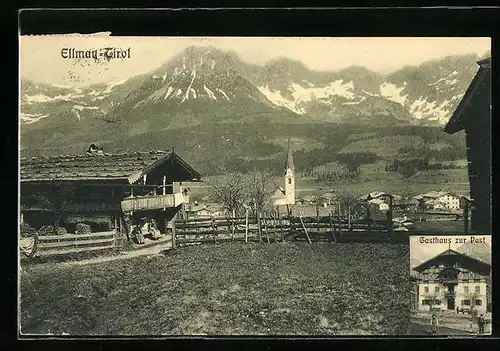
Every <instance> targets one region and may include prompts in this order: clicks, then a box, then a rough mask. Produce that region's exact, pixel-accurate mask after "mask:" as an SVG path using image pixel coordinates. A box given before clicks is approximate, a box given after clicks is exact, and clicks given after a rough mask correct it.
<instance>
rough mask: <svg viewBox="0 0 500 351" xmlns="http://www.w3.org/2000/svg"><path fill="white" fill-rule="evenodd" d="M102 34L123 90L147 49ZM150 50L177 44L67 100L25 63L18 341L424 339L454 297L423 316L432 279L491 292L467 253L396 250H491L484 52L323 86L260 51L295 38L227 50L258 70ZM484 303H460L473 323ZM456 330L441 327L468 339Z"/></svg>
mask: <svg viewBox="0 0 500 351" xmlns="http://www.w3.org/2000/svg"><path fill="white" fill-rule="evenodd" d="M108 39H109V40H115V42H114V43H115V44H116V45H117V46H119V45H121V46H122V47H128V46H131V49H129V51H128V52H129V53H130V52H131V53H132V54H131V55H130V57H128V58H125V59H123V60H122V63H116V66H113V65H112V63H109V62H107V63H106V64H109V65H110V66H109V70H110V71H112V70H113V69H114V70H115V71H116V72H118V73H121V74H122V75H123V72H122V71H124V70H125V68H123V67H125V66H123V67H122V66H120V64H123V65H126V64H128V63H127V60H134V57H137V56H139V55H140V51H139V49H137V48H139V47H143V46H144V45H146V46H147V45H150V46H151V44H148V43H149V42H148V40H150V39H148V38H135V39H134V38H128V37H127V38H116V37H115V38H111V37H110V38H108ZM334 39H335V38H333V39H331V41H328V43H330V44H329V45H332V48H333V47H335V45H339V44H336V41H335V40H334ZM379 39H380V45H388V46H387V47H390V45H393V44H384V39H383V38H379ZM410 39H411V38H406V39H405V40H409V41H411V40H414V41H415V43H416V44H415V45H416V46H414V45H413V44H412V45H411V46H405V48H406V49H407V50H409V51H411V50H417V49H415V47H418V45H423V46H421V47H425V45H431V44H430V42H431V41H432V40H431V39H429V41H428V42H425V40H424V41H422V42H420V41H419V40H420V39H418V40H417V39H415V38H413V39H411V40H410ZM22 40H25V43H26V45H25V46H24V50H25V51H26V50H28V48H30V47H31V46H30V43H31V44H33V41H37V40H44V39H43V38H36V37H30V38H27V37H25V38H23V39H22ZM61 40H62V41H64V40H67V38H66V39H64V38H63V39H61ZM86 40H91V38H87V39H86ZM162 40H165V43H166V44H165V45H166V46H168V45H167V44H169V43H170V44H171V45H173V46H172V47H176V48H177V49H178V50H177V51H175V50H171V51H169V50H167V51H165V52H164V55H165V57H168V60H166V62H164V63H159V64H158V63H155V64H154V65H153V64H151V67H149V66H148V67H149V68H150V71H149V72H148V73H137V75H135V76H126V77H124V78H123V77H122V79H121V80H119V81H117V80H114V81H112V80H111V78H109V80H106V81H95V82H94V81H91V82H88V83H85V84H84V83H81V82H80V81H70V82H69V83H68V84H69V85H68V86H65V85H63V84H60V83H61V82H60V81H58V80H57V79H58V78H59V76H58V74H57V72H56V73H54V77H52V78H53V79H54V82H56V83H49V82H43V81H37V80H36V79H37V77H38V78H39V79H40V80H42V78H43V77H41V76H39V75H38V71H37V70H36V69H33V67H34V65H35V63H33V61H32V59H31V57H28V56H31V55H29V54H30V53H29V52H28V51H26V52H25V58H24V60H25V61H26V62H25V63H24V67H28V68H25V71H24V72H21V83H22V84H21V97H20V99H21V112H20V130H21V132H20V133H21V143H20V145H21V150H20V151H21V156H20V160H19V165H20V173H19V181H20V194H19V245H20V260H19V261H20V291H21V293H20V294H21V295H20V310H19V311H20V312H19V313H20V323H21V325H20V334H24V335H101V336H102V335H119V336H122V335H155V336H165V335H167V336H170V335H212V336H213V335H326V336H332V335H412V334H423V335H429V334H430V333H431V332H432V333H434V331H430V330H429V329H428V328H427V325H426V322H425V321H427V318H428V317H429V316H428V315H429V313H432V312H433V307H435V306H434V305H440V307H441V308H442V310H446V311H448V310H449V311H451V310H453V311H454V310H455V308H456V307H457V304H458V303H459V302H458V301H459V300H458V298H459V297H460V299H462V298H463V299H464V300H465V298H464V297H463V296H461V295H460V296H458V297H457V300H456V302H455V300H454V298H455V295H453V296H452V297H453V299H451V297H450V296H451V295H450V290H447V291H448V293H447V295H446V298H450V299H449V300H446V301H445V297H432V299H431V302H429V301H430V300H429V299H430V298H429V296H428V294H427V293H428V292H429V290H428V289H429V287H430V288H436V290H434V291H435V292H438V290H439V289H442V290H443V291H444V289H445V286H444V285H443V286H439V287H437V285H436V287H435V286H434V285H432V284H434V283H435V281H436V282H441V280H440V279H441V278H442V277H441V275H439V274H440V273H439V274H438V275H439V277H437V276H436V277H434V278H432V279H430V278H429V276H428V275H425V274H426V273H427V270H428V269H431V271H432V270H433V269H434V270H435V269H437V268H436V267H438V268H440V269H444V268H445V266H446V267H448V266H450V267H454V268H453V269H454V271H453V272H455V273H456V272H457V271H460V272H461V273H460V274H462V273H463V272H465V270H470V271H472V272H476V271H477V272H479V273H477V272H476V273H477V274H480V275H481V276H480V277H476V278H477V279H479V280H480V281H479V280H478V281H477V283H478V286H479V283H481V284H480V289H481V290H480V291H481V293H483V290H485V289H487V288H488V289H490V288H491V284H490V282H489V280H488V279H487V277H489V274H490V273H489V271H488V270H489V269H490V266H489V264H485V263H484V262H482V261H480V260H479V261H478V260H477V259H475V258H473V257H472V256H474V255H475V252H473V250H472V251H467V252H465V251H463V252H462V251H461V252H458V251H453V250H451V248H450V247H449V248H448V249H449V251H446V248H443V250H441V251H442V252H445V254H443V255H444V256H446V258H443V259H442V255H441V254H442V252H440V255H441V256H439V255H438V256H436V257H437V258H436V257H434V258H431V257H427V256H426V257H424V256H425V255H420V256H418V255H417V256H418V262H417V261H415V260H413V261H412V259H415V257H416V256H412V251H411V250H412V249H411V247H410V244H411V243H412V242H411V240H412V238H414V237H415V236H429V235H441V236H445V237H454V236H456V235H469V236H470V235H490V234H491V229H490V228H491V183H490V177H489V174H490V162H491V161H490V159H489V158H488V157H487V156H488V155H490V151H491V150H490V145H489V142H488V140H489V139H488V138H489V131H490V129H489V123H490V122H489V118H490V107H489V106H490V103H489V100H488V99H489V91H490V85H489V80H488V77H489V74H490V71H491V59H490V58H489V52H488V51H487V50H483V49H484V48H485V49H487V48H488V47H487V46H484V45H483V44H482V45H479V47H480V49H481V50H479V51H481V52H480V54H481V56H480V55H479V54H478V53H467V52H464V53H462V54H461V55H459V54H453V55H452V54H451V53H448V54H445V52H447V51H446V50H444V49H443V54H442V55H441V56H442V57H441V56H439V57H437V58H436V57H434V58H432V59H430V58H429V59H425V60H424V59H422V60H421V61H422V62H420V63H418V64H417V63H415V64H412V66H408V63H407V62H406V61H404V60H403V61H401V62H400V66H398V68H397V69H396V68H394V72H393V73H391V74H385V73H384V74H382V73H378V72H375V71H376V69H375V68H373V70H374V71H373V72H371V71H370V70H368V68H366V67H362V66H361V65H363V64H365V65H369V63H370V61H369V60H368V61H367V60H366V58H365V61H363V62H364V63H363V62H361V61H362V60H361V58H356V55H354V54H353V55H354V56H353V57H352V58H351V61H353V62H354V61H356V60H360V62H357V61H356V66H352V65H349V64H348V63H349V62H350V61H349V62H344V63H343V64H342V65H340V66H339V67H337V68H335V71H334V69H333V68H328V69H329V70H330V71H327V68H325V67H322V66H321V65H319V64H318V66H317V67H316V68H314V69H310V68H308V67H306V66H305V64H304V63H302V62H301V60H302V61H307V59H306V58H305V57H304V56H303V55H302V56H301V55H300V53H298V52H297V51H296V50H295V51H292V52H290V53H289V55H290V58H283V57H281V56H279V57H277V56H276V53H274V54H273V53H271V52H272V50H271V49H270V48H272V47H273V46H275V45H278V43H279V41H280V40H285V41H293V40H294V39H293V38H290V39H277V38H274V39H273V38H267V39H266V38H261V39H252V38H241V39H238V40H242V41H245V40H246V42H247V43H249V42H252V44H255V45H260V48H261V50H262V52H267V51H266V50H270V51H269V52H270V53H269V61H268V62H266V63H262V62H261V61H259V60H256V58H255V57H254V58H253V60H254V61H252V60H251V59H250V58H252V57H253V56H252V55H251V53H248V52H246V51H245V49H242V48H241V45H240V43H239V42H234V40H233V41H231V38H211V39H210V38H205V39H204V41H209V42H210V44H211V46H207V45H206V43H205V42H204V43H199V42H197V41H196V38H194V39H189V40H188V39H185V38H184V39H182V40H184V41H185V42H183V41H182V40H181V39H178V40H177V39H173V38H170V39H169V38H163V39H162ZM200 40H201V39H200ZM200 40H199V41H200ZM266 40H267V41H266ZM307 40H310V45H311V47H315V48H316V49H317V50H319V51H318V52H320V51H321V52H323V51H324V53H325V55H331V57H332V60H333V58H334V57H338V55H336V54H335V50H334V49H332V51H331V52H330V51H328V50H326V49H324V47H325V45H326V44H324V43H321V42H320V41H319V42H316V41H315V39H314V38H310V39H307ZM307 40H306V39H304V41H307ZM325 40H326V39H325ZM328 40H330V39H328ZM337 40H338V42H339V43H340V42H342V40H341V39H338V38H337ZM405 40H403V39H401V40H400V44H401V45H403V43H404V41H405ZM422 40H423V39H422ZM443 40H444V39H443ZM450 40H452V38H450ZM456 40H458V39H456ZM460 40H469V39H463V38H462V39H460ZM470 40H471V41H473V39H470ZM261 41H262V42H261ZM193 42H194V43H195V44H193ZM47 43H48V42H47ZM144 43H146V44H144ZM223 43H225V44H224V45H229V46H231V45H232V46H233V47H234V50H235V51H227V52H226V51H225V49H222V48H224V47H225V46H224V45H223ZM391 43H392V42H391ZM49 44H50V43H48V44H47V46H46V50H49V48H50V47H51V46H50V45H49ZM115 44H113V45H115ZM202 44H203V45H202ZM417 44H418V45H417ZM58 45H59V44H58ZM61 45H62V44H61ZM134 45H135V46H134ZM175 45H177V46H175ZM343 45H346V47H347V48H351V50H352V47H351V45H352V43H350V42H345V43H344V44H343ZM357 45H359V44H357ZM364 45H368V42H366V43H365V44H364ZM440 45H441V44H440ZM59 46H60V45H59ZM59 46H57V47H59ZM219 46H220V48H219ZM33 47H38V46H33ZM283 47H285V46H283ZM340 47H341V46H338V48H339V50H340ZM437 47H443V48H445V47H446V44H445V42H444V41H443V42H442V45H441V46H437ZM33 50H34V49H33ZM44 50H45V49H44ZM59 50H60V49H59ZM134 50H136V51H135V52H134ZM238 50H239V51H240V54H241V56H242V57H245V60H247V61H248V62H247V61H245V60H243V59H241V58H240V57H239V56H238V54H237V53H236V51H238ZM322 50H323V51H322ZM377 50H378V48H377ZM42 51H43V50H42ZM145 51H147V50H145ZM485 51H486V54H485V53H484V52H485ZM415 52H417V51H415ZM39 54H40V55H43V53H42V52H40V53H39ZM47 55H49V54H47ZM450 55H451V56H450ZM485 55H486V56H485ZM275 56H276V57H275ZM410 56H411V55H410ZM249 57H250V58H249ZM259 59H260V58H259ZM69 61H70V60H66V61H64V62H63V61H60V62H59V61H58V62H59V64H61V65H67V64H68V63H67V62H69ZM313 61H314V60H313ZM313 61H310V62H309V61H308V62H309V63H308V65H313ZM30 62H31V66H30ZM123 62H125V63H123ZM351 64H352V62H351ZM358 65H360V66H358ZM113 67H114V68H113ZM120 67H122V68H120ZM127 67H128V68H127V69H133V67H134V66H133V65H132V64H131V65H130V66H127ZM73 69H74V67H73V66H71V70H73ZM97 69H100V68H96V70H97ZM141 72H142V71H141ZM415 72H419V74H416V73H415ZM71 73H72V74H74V72H73V71H71ZM80 74H82V75H84V73H81V72H80ZM105 74H107V73H105V72H104V71H103V75H105ZM128 74H129V73H128ZM129 75H130V74H129ZM47 76H50V75H47ZM415 77H420V78H419V79H416V80H415ZM422 77H425V79H424V78H422ZM44 79H45V78H44ZM82 79H83V78H82ZM87 79H89V80H92V79H94V78H92V76H91V75H89V77H87ZM103 79H104V78H103ZM412 80H413V81H412ZM110 81H112V83H110ZM57 82H58V83H57ZM71 84H73V85H71ZM447 94H449V95H447ZM431 100H432V101H431ZM473 119H474V122H470V121H471V120H473ZM485 155H486V156H485ZM490 249H491V248H490ZM417 251H418V250H417ZM457 252H458V253H457ZM436 254H437V252H436ZM448 256H450V257H451V256H453V257H452V259H451V261H447V260H449V259H450V258H449V257H448ZM433 260H434V261H433ZM409 262H411V263H412V267H411V271H412V273H411V274H409V273H408V268H409ZM443 262H444V263H443ZM450 262H451V263H450ZM457 262H459V263H460V264H463V266H460V267H458V266H459V265H458V263H457ZM61 263H64V264H61ZM433 272H434V271H433ZM434 273H435V272H434ZM434 273H433V274H434ZM476 278H470V279H476ZM433 279H434V280H435V281H434V280H433ZM460 279H465V281H466V283H467V281H468V280H469V278H465V275H464V277H462V275H461V276H460ZM455 280H456V279H455ZM472 282H475V280H472ZM462 283H463V281H462V280H461V281H460V284H462ZM436 284H437V283H436ZM443 284H444V283H443ZM446 284H448V283H446ZM450 284H451V283H450ZM453 284H455V285H456V284H458V283H456V282H453ZM455 285H453V286H455ZM410 286H411V288H410ZM446 288H447V289H448V288H449V289H452V290H451V292H452V293H453V287H451V285H449V284H448V285H446ZM419 289H420V290H419ZM426 289H427V290H426ZM457 289H462V290H463V287H462V285H460V287H459V288H457ZM423 291H424V292H425V293H423ZM457 291H458V290H457ZM441 292H442V291H441ZM388 296H391V303H390V304H389V303H387V297H388ZM443 296H444V295H443ZM490 297H491V292H488V295H486V292H484V294H482V295H481V297H477V296H476V297H474V298H469V299H468V301H469V304H470V303H471V302H470V301H474V303H475V304H477V306H478V308H477V310H481V311H483V310H484V313H489V312H490V307H489V303H490V300H491V298H490ZM438 300H439V301H438ZM477 300H481V301H480V302H477ZM436 301H438V302H439V304H438V303H437V302H436ZM462 304H463V303H462ZM474 306H476V305H474ZM465 309H466V310H467V308H465ZM469 310H470V308H469ZM449 311H448V312H449ZM448 312H446V313H448ZM462 312H463V311H462ZM419 313H420V314H419ZM458 313H459V312H458V310H457V312H456V314H458ZM462 314H463V313H462ZM470 315H471V314H467V316H468V317H467V319H466V318H465V317H464V318H463V321H462V320H461V322H460V323H462V322H463V323H465V322H467V323H469V322H470V323H476V321H477V316H474V318H475V319H471V318H472V317H470ZM455 317H456V316H453V318H451V317H450V318H451V319H449V320H450V321H451V320H455V319H457V318H455ZM419 318H420V319H421V320H419ZM439 318H441V317H439ZM443 318H444V317H443ZM458 319H460V318H458ZM464 321H465V322H464ZM471 321H472V322H471ZM453 323H454V322H453ZM453 323H452V322H450V323H448V324H447V327H446V328H447V329H446V330H445V329H443V330H442V333H444V334H446V333H447V332H450V333H452V334H457V333H458V334H460V333H462V332H466V333H469V334H471V333H477V331H476V329H474V328H472V327H470V326H469V327H467V328H466V327H464V326H463V325H461V324H460V323H458V322H457V323H458V324H457V323H455V324H456V325H455V324H453ZM463 323H462V324H463ZM470 323H469V324H470ZM480 333H481V334H484V333H486V332H484V331H482V330H481V331H480Z"/></svg>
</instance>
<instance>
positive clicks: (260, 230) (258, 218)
mask: <svg viewBox="0 0 500 351" xmlns="http://www.w3.org/2000/svg"><path fill="white" fill-rule="evenodd" d="M257 227H258V235H259V242H260V241H262V228H261V223H260V211H257Z"/></svg>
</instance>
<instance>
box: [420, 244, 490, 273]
mask: <svg viewBox="0 0 500 351" xmlns="http://www.w3.org/2000/svg"><path fill="white" fill-rule="evenodd" d="M444 256H455V257H458V256H460V257H463V258H465V259H467V260H469V261H472V262H476V263H478V264H479V265H481V266H483V267H488V268H490V267H491V265H490V264H489V263H487V262H484V261H482V260H480V259H478V258H475V257H472V256H469V255H466V254H464V253H462V252H458V251H455V250H452V249H448V250H445V251H443V252H441V253H440V254H438V255H436V256H434V257H432V258H430V259H428V260H427V261H425V262H422V263H420V264H419V265H418V266H416V267H414V268H413V269H414V270H415V271H417V272H422V271H424V270H425V269H427V268H428V267H430V266H431V265H432V264H433V263H434V262H436V260H437V259H438V258H439V257H444Z"/></svg>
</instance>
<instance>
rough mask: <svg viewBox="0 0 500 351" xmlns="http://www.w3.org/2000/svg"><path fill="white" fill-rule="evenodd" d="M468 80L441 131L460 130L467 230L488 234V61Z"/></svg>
mask: <svg viewBox="0 0 500 351" xmlns="http://www.w3.org/2000/svg"><path fill="white" fill-rule="evenodd" d="M478 65H479V71H478V72H477V74H476V76H475V77H474V79H473V80H472V83H471V84H470V86H469V88H468V89H467V91H466V93H465V95H464V97H463V98H462V100H461V101H460V103H459V105H458V107H457V109H456V110H455V112H454V113H453V116H452V117H451V119H450V120H449V121H448V123H447V124H446V126H445V127H444V131H445V132H446V133H449V134H454V133H457V132H459V131H462V130H464V131H465V135H466V143H467V159H468V170H469V183H470V197H471V198H472V209H471V229H472V231H474V232H477V233H484V234H486V233H490V232H491V58H488V59H485V60H482V61H479V62H478Z"/></svg>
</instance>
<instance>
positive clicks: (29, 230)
mask: <svg viewBox="0 0 500 351" xmlns="http://www.w3.org/2000/svg"><path fill="white" fill-rule="evenodd" d="M20 229H21V237H22V238H28V237H31V236H33V235H34V234H35V233H36V229H35V228H33V227H32V226H30V225H29V224H28V223H22V224H21V228H20Z"/></svg>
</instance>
